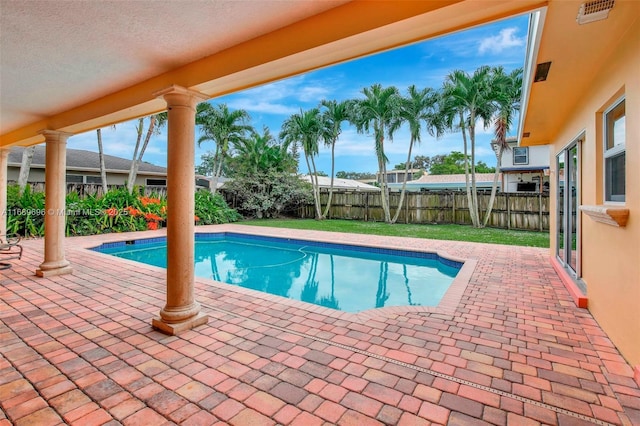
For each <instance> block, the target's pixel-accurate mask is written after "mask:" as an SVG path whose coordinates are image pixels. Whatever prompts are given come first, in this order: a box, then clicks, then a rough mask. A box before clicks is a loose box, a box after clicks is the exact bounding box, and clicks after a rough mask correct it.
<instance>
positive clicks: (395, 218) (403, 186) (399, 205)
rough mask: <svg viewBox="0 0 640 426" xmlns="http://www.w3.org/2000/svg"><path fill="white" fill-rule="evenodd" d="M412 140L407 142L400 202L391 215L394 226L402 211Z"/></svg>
mask: <svg viewBox="0 0 640 426" xmlns="http://www.w3.org/2000/svg"><path fill="white" fill-rule="evenodd" d="M413 144H414V139H413V137H412V138H411V140H410V141H409V154H408V155H407V162H406V163H405V166H404V180H403V182H402V191H400V201H399V202H398V208H397V209H396V214H395V215H393V219H391V223H392V224H394V223H396V221H397V220H398V216H400V210H402V203H403V202H404V195H405V192H406V190H407V176H408V175H409V164H411V150H412V149H413Z"/></svg>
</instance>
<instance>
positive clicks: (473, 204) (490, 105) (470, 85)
mask: <svg viewBox="0 0 640 426" xmlns="http://www.w3.org/2000/svg"><path fill="white" fill-rule="evenodd" d="M493 96H494V93H493V91H492V88H491V69H490V68H489V67H487V66H483V67H480V68H478V69H477V70H476V71H475V72H474V73H473V75H470V74H468V73H467V72H465V71H462V70H455V71H453V72H451V73H450V74H449V75H447V77H446V79H445V82H444V85H443V89H442V99H441V114H443V119H445V121H446V123H447V126H448V128H449V129H450V130H460V131H461V132H462V140H463V147H464V156H465V157H464V158H465V161H464V170H465V183H466V189H467V201H468V204H469V213H470V215H471V223H472V224H473V226H474V227H475V228H480V227H482V223H481V222H480V215H479V208H478V193H477V187H476V170H475V168H476V144H475V135H476V132H475V127H476V124H477V123H478V120H482V121H483V124H484V126H485V127H487V126H488V125H489V123H490V122H491V117H492V114H493V112H494V109H495V106H494V102H493ZM467 135H468V137H469V139H468V141H467ZM469 151H470V155H469ZM467 158H468V159H469V160H467Z"/></svg>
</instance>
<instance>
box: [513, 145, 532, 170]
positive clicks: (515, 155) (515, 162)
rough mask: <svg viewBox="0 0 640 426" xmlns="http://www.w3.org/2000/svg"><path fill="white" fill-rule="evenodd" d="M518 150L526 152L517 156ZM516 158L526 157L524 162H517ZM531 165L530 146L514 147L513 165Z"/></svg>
mask: <svg viewBox="0 0 640 426" xmlns="http://www.w3.org/2000/svg"><path fill="white" fill-rule="evenodd" d="M516 150H524V154H516V152H517V151H516ZM516 157H524V158H525V161H524V162H518V161H516ZM528 164H529V147H528V146H514V147H513V165H514V166H515V165H518V166H526V165H528Z"/></svg>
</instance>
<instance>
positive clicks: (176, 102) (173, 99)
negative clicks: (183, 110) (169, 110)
mask: <svg viewBox="0 0 640 426" xmlns="http://www.w3.org/2000/svg"><path fill="white" fill-rule="evenodd" d="M153 96H155V97H157V98H162V99H164V100H165V101H167V105H168V106H169V107H171V106H195V105H196V104H198V103H200V102H203V101H206V100H207V99H209V96H207V95H205V94H204V93H201V92H197V91H195V90H190V89H187V88H186V87H182V86H178V85H175V84H172V85H171V86H169V87H167V88H164V89H162V90H159V91H157V92H155V93H154V94H153Z"/></svg>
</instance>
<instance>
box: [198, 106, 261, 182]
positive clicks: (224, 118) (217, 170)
mask: <svg viewBox="0 0 640 426" xmlns="http://www.w3.org/2000/svg"><path fill="white" fill-rule="evenodd" d="M250 119H251V117H250V116H249V113H248V112H247V111H245V110H243V109H239V110H235V111H231V110H230V109H229V108H228V107H227V105H226V104H221V105H211V104H210V103H201V104H200V105H198V111H197V114H196V124H198V125H199V126H200V129H201V130H202V133H203V135H202V136H200V138H199V139H198V146H201V145H202V143H203V142H205V141H212V142H213V143H215V144H216V151H215V155H214V169H213V181H212V182H211V192H212V193H213V194H215V193H216V191H217V189H218V179H219V178H220V175H221V174H222V170H223V164H224V163H225V161H226V159H227V158H228V155H229V151H230V150H231V148H233V147H234V146H235V145H237V144H238V143H240V140H242V139H243V138H245V137H246V136H247V133H250V132H252V131H253V128H252V127H251V126H250V125H249V124H248V122H249V120H250Z"/></svg>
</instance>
